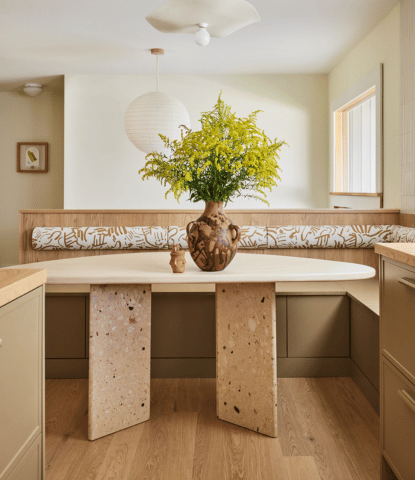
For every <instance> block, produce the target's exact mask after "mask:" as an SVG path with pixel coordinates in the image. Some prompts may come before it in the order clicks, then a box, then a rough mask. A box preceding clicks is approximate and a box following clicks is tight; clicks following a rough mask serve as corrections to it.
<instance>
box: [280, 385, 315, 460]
mask: <svg viewBox="0 0 415 480" xmlns="http://www.w3.org/2000/svg"><path fill="white" fill-rule="evenodd" d="M290 380H292V379H286V378H279V379H278V397H277V401H278V438H279V441H280V445H281V450H282V453H283V455H284V456H310V455H311V454H312V448H311V445H310V439H309V437H307V435H306V433H305V431H306V424H305V422H304V418H303V417H301V416H299V415H297V399H296V398H295V396H293V392H292V390H291V388H290V387H291V382H290Z"/></svg>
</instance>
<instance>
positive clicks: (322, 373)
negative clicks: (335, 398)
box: [277, 358, 351, 378]
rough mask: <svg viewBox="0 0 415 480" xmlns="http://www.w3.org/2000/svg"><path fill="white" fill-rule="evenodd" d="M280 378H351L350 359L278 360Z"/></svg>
mask: <svg viewBox="0 0 415 480" xmlns="http://www.w3.org/2000/svg"><path fill="white" fill-rule="evenodd" d="M277 372H278V377H279V378H290V377H297V378H298V377H350V375H351V365H350V358H278V360H277Z"/></svg>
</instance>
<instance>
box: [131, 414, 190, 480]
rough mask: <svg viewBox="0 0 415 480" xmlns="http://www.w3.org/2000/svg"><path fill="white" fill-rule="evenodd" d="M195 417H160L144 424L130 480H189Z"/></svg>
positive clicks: (165, 415) (172, 415) (181, 415)
mask: <svg viewBox="0 0 415 480" xmlns="http://www.w3.org/2000/svg"><path fill="white" fill-rule="evenodd" d="M196 424H197V413H195V412H175V413H170V414H169V413H167V414H160V415H158V416H157V418H155V419H154V420H153V419H152V420H151V422H146V423H145V424H144V428H143V432H142V436H141V442H140V448H139V449H138V451H137V455H136V456H135V458H134V460H133V462H132V466H131V470H130V472H129V476H128V477H125V479H127V478H128V479H130V480H137V479H140V480H165V479H169V480H192V466H193V455H194V445H195V436H196Z"/></svg>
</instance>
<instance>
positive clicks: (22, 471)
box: [7, 435, 42, 480]
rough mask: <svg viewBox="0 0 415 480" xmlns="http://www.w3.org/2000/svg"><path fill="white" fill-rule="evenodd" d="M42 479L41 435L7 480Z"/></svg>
mask: <svg viewBox="0 0 415 480" xmlns="http://www.w3.org/2000/svg"><path fill="white" fill-rule="evenodd" d="M41 478H42V435H39V436H38V437H37V439H36V440H35V441H34V443H33V445H32V446H31V447H30V448H29V450H28V451H27V452H26V453H25V455H24V456H23V458H22V459H21V460H20V462H19V463H18V464H17V467H16V468H15V469H14V470H13V472H12V473H11V475H10V477H9V478H8V479H7V480H41Z"/></svg>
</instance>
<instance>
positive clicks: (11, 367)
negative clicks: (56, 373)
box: [0, 286, 44, 480]
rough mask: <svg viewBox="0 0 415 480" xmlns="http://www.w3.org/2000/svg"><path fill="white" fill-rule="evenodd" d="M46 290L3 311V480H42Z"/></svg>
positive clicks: (0, 359) (0, 376) (0, 368)
mask: <svg viewBox="0 0 415 480" xmlns="http://www.w3.org/2000/svg"><path fill="white" fill-rule="evenodd" d="M43 318H44V287H43V286H42V287H39V288H37V289H35V290H32V291H30V292H29V293H27V294H25V295H23V296H21V297H19V298H17V299H16V300H14V301H12V302H10V303H7V304H6V305H4V306H2V307H1V308H0V479H1V480H40V479H43V478H44V476H43V455H44V450H43V448H44V440H43V439H44V345H43V335H44V331H43V327H44V322H43Z"/></svg>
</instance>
